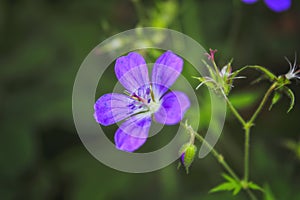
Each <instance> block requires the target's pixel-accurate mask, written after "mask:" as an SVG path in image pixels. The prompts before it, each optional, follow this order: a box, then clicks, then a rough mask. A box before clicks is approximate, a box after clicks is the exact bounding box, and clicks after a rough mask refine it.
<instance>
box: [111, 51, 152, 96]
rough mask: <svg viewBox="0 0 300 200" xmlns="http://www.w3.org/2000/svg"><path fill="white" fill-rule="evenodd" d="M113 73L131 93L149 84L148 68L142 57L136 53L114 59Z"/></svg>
mask: <svg viewBox="0 0 300 200" xmlns="http://www.w3.org/2000/svg"><path fill="white" fill-rule="evenodd" d="M115 73H116V76H117V78H118V80H119V81H120V83H121V84H122V85H123V86H124V87H125V88H126V89H127V90H128V91H129V92H130V93H133V92H135V91H136V90H137V89H139V88H140V87H142V86H144V85H146V84H149V76H148V68H147V65H146V62H145V60H144V58H143V57H142V56H141V55H140V54H138V53H136V52H132V53H129V54H128V55H127V56H122V57H120V58H118V59H117V60H116V65H115Z"/></svg>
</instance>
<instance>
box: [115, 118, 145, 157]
mask: <svg viewBox="0 0 300 200" xmlns="http://www.w3.org/2000/svg"><path fill="white" fill-rule="evenodd" d="M150 126H151V115H150V114H139V115H135V116H133V117H131V118H130V119H128V120H127V121H126V122H124V123H123V124H122V125H121V126H120V128H119V129H118V130H117V132H116V134H115V144H116V148H117V149H120V150H122V151H128V152H133V151H135V150H137V149H138V148H140V147H141V146H142V145H143V144H144V143H145V141H146V140H147V137H148V133H149V129H150Z"/></svg>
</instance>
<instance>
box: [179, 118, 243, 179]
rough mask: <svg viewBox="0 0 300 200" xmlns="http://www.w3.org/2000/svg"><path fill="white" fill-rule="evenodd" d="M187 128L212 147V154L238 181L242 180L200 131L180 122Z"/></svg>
mask: <svg viewBox="0 0 300 200" xmlns="http://www.w3.org/2000/svg"><path fill="white" fill-rule="evenodd" d="M180 124H181V125H182V126H183V127H184V128H185V129H187V130H188V131H189V132H190V133H191V134H192V135H193V136H195V138H197V139H198V140H199V141H200V142H202V143H203V144H204V145H206V146H207V147H208V148H209V149H211V153H212V155H213V156H214V157H215V158H216V159H217V160H218V162H219V163H220V164H221V165H222V166H223V167H224V169H225V170H226V171H227V172H228V173H229V174H230V175H231V176H232V177H233V178H234V179H235V180H236V181H237V182H240V179H239V177H238V176H237V175H236V173H235V172H234V171H233V170H232V169H231V167H230V166H229V165H228V164H227V162H226V161H225V159H224V157H223V156H222V155H221V154H220V153H219V152H218V151H217V150H215V149H214V148H213V147H212V146H211V145H210V144H209V143H208V142H207V141H206V140H205V139H204V138H203V137H202V136H201V135H200V134H199V133H197V132H196V131H194V130H193V129H192V127H190V126H187V125H186V124H184V123H182V122H181V123H180Z"/></svg>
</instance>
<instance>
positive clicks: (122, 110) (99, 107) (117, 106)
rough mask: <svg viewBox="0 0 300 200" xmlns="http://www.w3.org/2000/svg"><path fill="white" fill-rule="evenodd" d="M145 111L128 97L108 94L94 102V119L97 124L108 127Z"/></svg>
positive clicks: (138, 103)
mask: <svg viewBox="0 0 300 200" xmlns="http://www.w3.org/2000/svg"><path fill="white" fill-rule="evenodd" d="M145 110H146V108H145V107H144V106H142V104H141V103H140V102H137V101H135V100H134V99H132V98H130V97H129V96H126V95H123V94H118V93H110V94H105V95H103V96H101V97H100V98H99V99H98V100H97V101H96V103H95V105H94V111H95V112H94V118H95V119H96V121H97V122H98V123H99V124H101V125H104V126H108V125H111V124H114V123H116V122H118V121H121V120H123V119H126V118H128V117H129V116H131V115H133V114H136V113H139V112H142V111H145Z"/></svg>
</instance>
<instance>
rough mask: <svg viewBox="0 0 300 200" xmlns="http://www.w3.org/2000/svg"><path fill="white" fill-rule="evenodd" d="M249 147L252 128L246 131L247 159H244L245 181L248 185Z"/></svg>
mask: <svg viewBox="0 0 300 200" xmlns="http://www.w3.org/2000/svg"><path fill="white" fill-rule="evenodd" d="M249 145H250V127H249V128H246V129H245V157H244V181H245V182H246V183H247V182H248V178H249Z"/></svg>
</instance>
